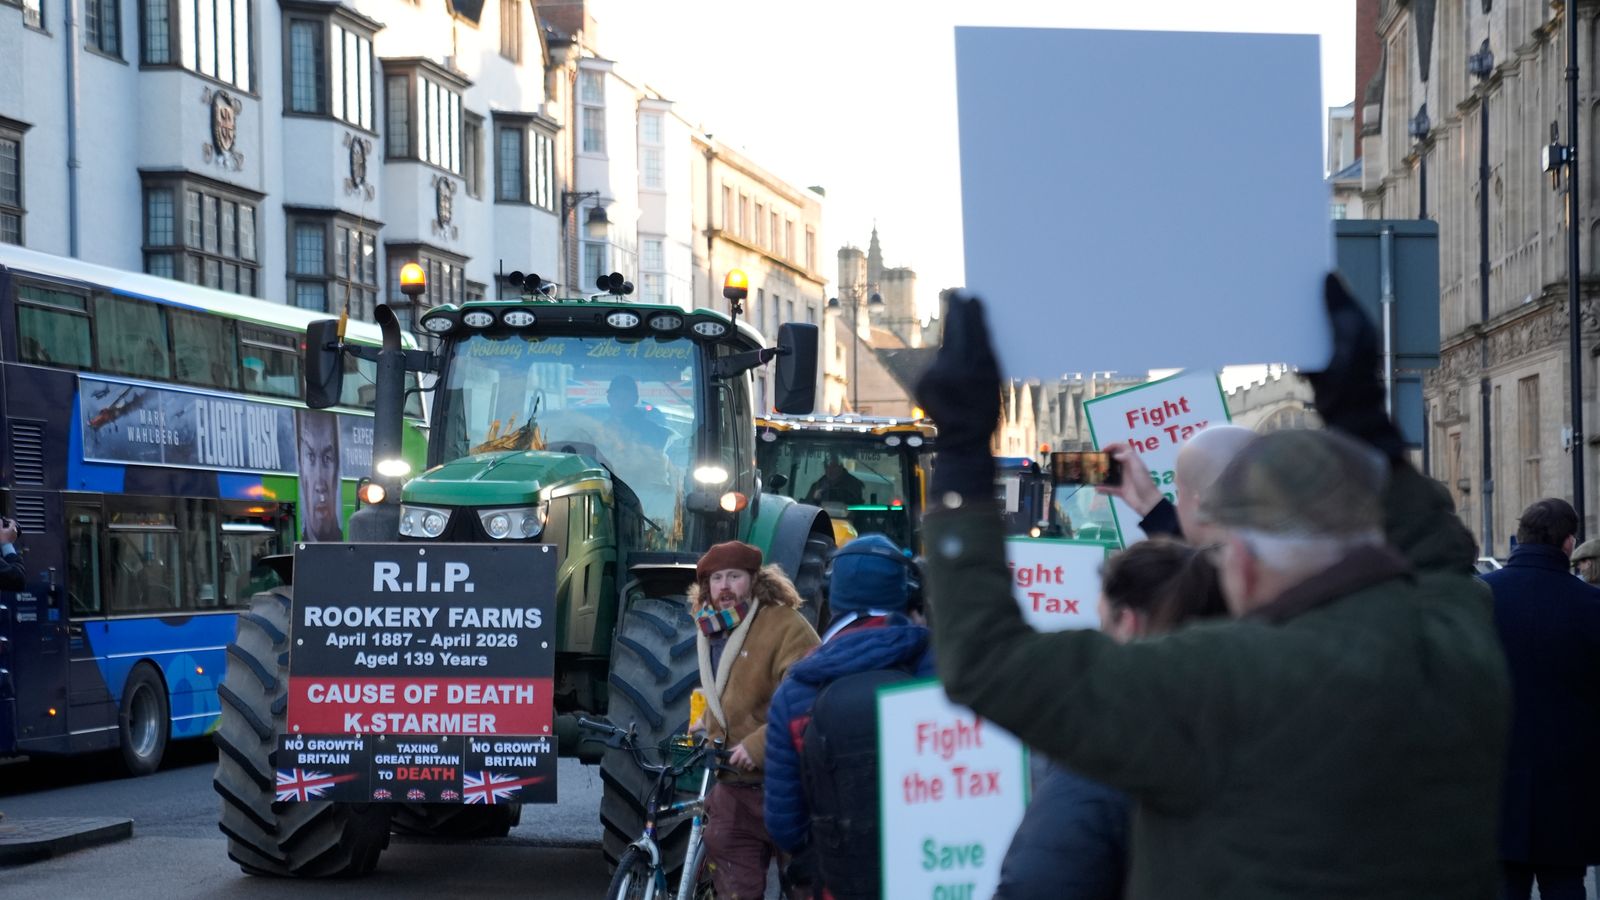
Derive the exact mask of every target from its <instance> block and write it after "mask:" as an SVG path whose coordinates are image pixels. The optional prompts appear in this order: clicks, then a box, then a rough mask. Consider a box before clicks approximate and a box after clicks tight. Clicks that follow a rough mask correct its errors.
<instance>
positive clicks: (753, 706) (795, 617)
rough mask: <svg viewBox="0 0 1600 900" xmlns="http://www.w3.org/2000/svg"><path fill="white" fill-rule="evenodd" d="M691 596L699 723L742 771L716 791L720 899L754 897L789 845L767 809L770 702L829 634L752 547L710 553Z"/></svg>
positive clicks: (711, 845)
mask: <svg viewBox="0 0 1600 900" xmlns="http://www.w3.org/2000/svg"><path fill="white" fill-rule="evenodd" d="M689 601H690V603H691V609H692V611H693V613H694V616H695V622H696V623H697V624H698V625H699V626H700V634H699V635H698V636H697V638H696V641H695V643H696V645H697V649H698V651H699V654H700V688H701V690H702V691H703V692H704V694H705V699H706V711H705V717H704V720H703V721H702V722H700V723H699V724H700V726H701V727H703V728H704V729H705V730H706V731H707V733H708V734H709V735H710V736H711V737H712V738H723V739H724V740H725V742H726V746H728V747H729V748H730V749H731V750H732V753H731V755H730V757H729V762H730V763H731V764H732V765H733V767H734V768H736V769H738V770H740V773H741V774H738V775H730V776H724V777H719V778H718V781H717V784H716V786H715V787H713V788H712V789H711V795H710V796H709V797H707V798H706V818H707V821H706V835H705V839H706V859H707V861H708V863H709V864H710V866H711V879H712V883H713V884H714V885H715V887H716V890H717V896H718V897H719V898H723V900H752V898H759V897H763V896H765V895H766V891H767V869H768V867H769V866H770V865H771V864H772V859H773V857H774V855H776V854H777V853H778V852H779V851H778V849H777V847H776V846H775V845H774V844H773V843H772V839H771V838H770V837H769V836H768V835H767V826H766V822H765V821H764V818H763V812H762V805H763V796H762V789H761V785H762V765H763V763H764V762H765V760H766V755H767V707H768V706H770V705H771V704H772V695H773V693H774V692H776V691H777V689H778V684H779V683H780V682H782V681H783V676H784V675H785V673H787V672H788V671H789V666H791V665H793V664H794V663H795V662H797V661H799V660H800V659H801V658H802V657H804V656H805V655H806V654H807V653H810V652H811V650H812V648H814V647H816V646H817V644H818V643H819V641H818V639H817V633H816V632H815V631H814V630H812V628H811V625H810V624H809V623H807V622H806V620H805V619H804V618H803V617H801V615H800V613H799V607H800V604H801V602H802V601H801V599H800V595H799V593H798V592H797V591H795V588H794V585H793V584H791V583H790V582H789V579H788V578H787V577H785V576H784V574H783V572H782V571H781V570H780V569H779V568H778V567H777V566H768V567H766V568H762V566H761V551H760V550H759V549H758V548H756V547H752V546H750V545H749V544H744V543H740V542H738V541H729V542H727V543H724V544H717V545H716V546H714V547H712V548H711V549H710V550H707V551H706V554H705V556H703V557H701V558H700V563H699V565H698V566H697V567H696V582H695V585H694V586H693V587H692V588H690V590H689Z"/></svg>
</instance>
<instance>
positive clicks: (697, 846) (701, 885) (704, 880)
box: [673, 826, 716, 900]
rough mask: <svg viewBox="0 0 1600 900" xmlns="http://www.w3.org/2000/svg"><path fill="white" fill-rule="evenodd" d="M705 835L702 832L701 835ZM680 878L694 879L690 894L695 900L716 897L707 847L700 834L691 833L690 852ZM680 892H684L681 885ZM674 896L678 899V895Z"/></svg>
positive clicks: (684, 861)
mask: <svg viewBox="0 0 1600 900" xmlns="http://www.w3.org/2000/svg"><path fill="white" fill-rule="evenodd" d="M702 829H703V826H702ZM703 833H704V831H703V830H702V832H701V834H703ZM678 877H679V878H680V879H682V878H693V879H694V881H693V882H692V883H691V885H692V886H691V888H690V890H689V893H688V896H689V897H691V898H693V900H713V898H714V897H716V892H715V891H713V890H712V889H711V867H710V866H708V865H706V845H705V844H704V843H703V842H702V840H701V835H700V834H695V833H692V832H691V833H690V835H689V851H688V853H687V854H686V855H685V856H684V860H683V869H682V870H681V871H680V872H679V873H678ZM679 891H680V892H681V891H682V885H681V883H680V885H679ZM673 896H674V897H676V896H678V894H673Z"/></svg>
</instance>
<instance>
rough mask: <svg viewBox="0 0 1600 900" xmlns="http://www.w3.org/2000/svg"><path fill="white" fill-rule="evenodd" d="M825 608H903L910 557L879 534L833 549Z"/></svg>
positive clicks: (836, 611) (907, 593) (844, 610)
mask: <svg viewBox="0 0 1600 900" xmlns="http://www.w3.org/2000/svg"><path fill="white" fill-rule="evenodd" d="M830 568H831V575H830V576H829V578H828V608H829V609H831V610H832V611H833V613H834V615H842V614H844V613H852V612H854V613H864V612H866V611H868V610H872V609H881V610H887V611H890V612H900V613H903V612H905V611H906V605H907V603H908V601H909V599H910V591H909V590H908V583H909V577H908V576H909V575H910V572H911V560H909V559H907V558H906V556H905V554H904V553H903V552H902V551H901V550H900V548H899V547H898V546H897V545H896V544H895V542H894V541H891V540H889V539H888V538H886V537H884V536H883V535H881V534H869V535H864V536H862V537H858V538H856V539H855V540H853V541H851V542H850V543H848V544H845V545H844V546H843V547H840V548H839V549H838V550H836V551H834V554H833V560H832V562H831V566H830Z"/></svg>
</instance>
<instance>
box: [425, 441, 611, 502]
mask: <svg viewBox="0 0 1600 900" xmlns="http://www.w3.org/2000/svg"><path fill="white" fill-rule="evenodd" d="M595 478H600V479H605V480H607V481H609V480H610V478H611V473H609V472H607V471H606V469H605V468H604V467H603V466H601V465H600V464H599V463H597V462H595V461H594V460H593V459H590V458H589V457H587V456H578V455H576V454H572V453H552V452H550V451H548V450H522V451H508V452H501V453H479V454H475V455H473V456H466V457H462V458H461V459H458V460H455V461H454V462H448V463H445V464H444V465H442V466H436V467H434V468H432V469H429V470H428V471H426V472H423V473H422V474H421V475H418V476H417V477H416V478H413V479H411V480H410V481H408V482H406V485H405V489H404V490H403V491H402V492H401V495H402V497H403V498H404V500H405V502H407V503H416V504H420V505H423V506H464V507H494V506H526V505H530V504H533V503H537V502H538V501H539V499H540V494H541V493H544V494H546V495H547V494H548V492H549V491H550V490H551V489H552V488H556V487H559V486H561V485H566V484H572V483H575V482H579V481H586V480H589V479H595Z"/></svg>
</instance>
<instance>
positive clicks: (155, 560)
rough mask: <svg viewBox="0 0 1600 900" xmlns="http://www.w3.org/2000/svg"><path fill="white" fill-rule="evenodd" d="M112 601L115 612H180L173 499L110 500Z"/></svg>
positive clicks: (108, 560)
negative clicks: (176, 610)
mask: <svg viewBox="0 0 1600 900" xmlns="http://www.w3.org/2000/svg"><path fill="white" fill-rule="evenodd" d="M107 506H108V507H109V509H110V528H109V531H108V533H109V538H108V540H107V542H106V545H107V546H106V565H107V567H108V569H109V574H108V576H107V578H106V582H107V583H106V586H107V589H108V591H107V593H108V595H109V596H108V597H107V599H108V600H109V601H110V602H109V607H110V612H111V613H113V614H116V613H131V612H167V611H171V610H175V609H177V608H178V591H177V577H176V576H177V572H178V543H179V542H178V527H177V517H176V516H175V515H174V514H173V509H172V506H173V503H172V501H171V500H165V499H157V498H149V497H118V498H107Z"/></svg>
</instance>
